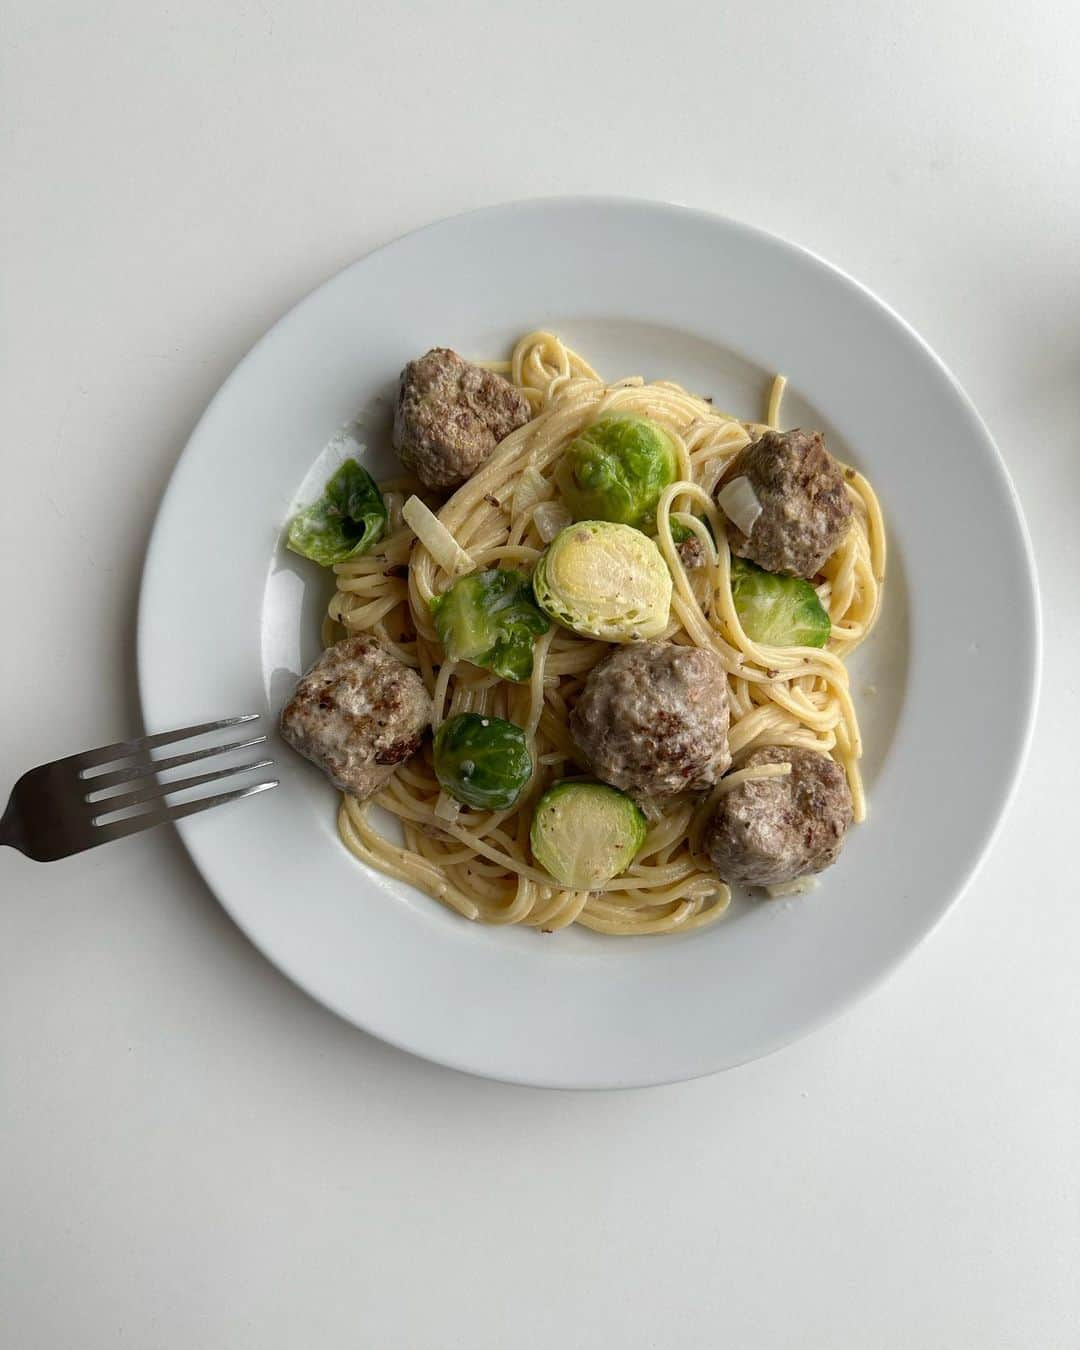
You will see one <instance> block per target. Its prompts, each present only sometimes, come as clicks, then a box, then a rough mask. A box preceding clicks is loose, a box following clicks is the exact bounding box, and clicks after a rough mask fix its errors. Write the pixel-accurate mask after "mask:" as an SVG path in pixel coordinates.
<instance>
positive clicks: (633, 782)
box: [570, 642, 731, 797]
mask: <svg viewBox="0 0 1080 1350" xmlns="http://www.w3.org/2000/svg"><path fill="white" fill-rule="evenodd" d="M727 730H728V699H727V676H726V674H725V672H724V666H723V663H722V662H721V660H720V658H719V656H717V655H716V654H715V652H709V651H703V650H702V649H701V648H699V647H677V646H675V645H674V644H673V643H670V642H634V643H631V644H629V645H627V646H625V647H618V648H617V649H616V650H615V651H613V652H612V653H611V655H610V656H607V657H605V658H604V660H603V661H601V662H600V664H599V665H598V666H595V667H594V668H593V670H592V671H591V672H590V674H589V678H588V679H587V680H586V681H585V688H584V689H583V690H582V692H581V695H580V697H579V698H578V701H577V703H576V705H575V707H574V711H573V712H572V713H571V714H570V734H571V735H572V736H573V738H574V740H575V741H576V742H577V744H578V746H579V748H580V749H581V752H582V754H583V755H584V756H585V758H586V759H587V760H588V762H589V767H590V768H591V769H592V771H593V773H594V774H596V776H597V778H601V779H603V781H604V782H605V783H610V784H611V785H612V786H613V787H617V788H622V789H623V791H625V792H629V793H631V794H632V795H634V796H638V797H671V796H674V795H675V794H676V793H678V792H703V791H704V790H705V789H706V788H710V787H712V785H713V784H714V783H715V782H716V781H717V780H718V779H719V777H720V775H721V774H722V773H723V772H724V770H725V769H726V768H727V766H728V765H729V764H730V763H731V756H730V755H729V754H728V744H727Z"/></svg>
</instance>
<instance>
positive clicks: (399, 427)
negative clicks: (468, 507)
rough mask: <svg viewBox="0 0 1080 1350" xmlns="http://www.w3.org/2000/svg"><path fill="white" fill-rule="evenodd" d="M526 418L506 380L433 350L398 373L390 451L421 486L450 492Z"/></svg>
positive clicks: (454, 355) (523, 403)
mask: <svg viewBox="0 0 1080 1350" xmlns="http://www.w3.org/2000/svg"><path fill="white" fill-rule="evenodd" d="M530 415H531V414H530V411H529V404H528V401H527V400H526V399H525V397H524V396H523V395H522V394H520V393H518V391H517V390H516V389H515V388H514V386H513V385H512V384H511V383H510V381H509V380H504V379H503V377H502V376H501V375H496V374H494V373H493V372H492V371H490V370H484V369H482V368H481V367H480V366H474V365H472V364H470V362H468V361H463V360H462V359H461V357H460V356H458V354H457V352H452V351H450V349H449V348H448V347H435V348H433V349H432V350H431V351H430V352H428V353H427V355H426V356H422V357H420V359H419V360H418V361H410V362H409V364H408V365H407V366H406V367H405V369H404V370H403V371H402V372H401V386H400V388H399V390H398V401H397V411H396V412H395V414H394V449H395V450H396V451H397V452H398V454H399V455H400V457H401V460H402V462H403V463H404V464H406V465H407V466H408V467H409V468H410V469H412V470H413V472H414V473H415V474H416V476H417V477H418V478H419V479H420V481H421V482H422V483H423V484H425V486H427V487H429V488H433V489H434V490H435V491H436V492H449V491H450V490H451V489H452V488H456V487H458V486H459V485H460V484H462V483H464V481H465V480H466V478H469V477H471V475H472V474H474V473H475V472H476V470H477V469H478V468H479V467H480V466H481V464H483V463H484V461H485V460H486V459H487V458H488V457H489V456H490V455H491V452H492V451H493V450H494V449H495V447H496V446H497V445H498V443H499V442H500V441H501V440H502V439H503V438H504V437H506V436H509V435H510V433H511V432H512V431H515V430H516V429H517V428H518V427H520V426H524V424H525V423H526V422H527V421H528V420H529V417H530Z"/></svg>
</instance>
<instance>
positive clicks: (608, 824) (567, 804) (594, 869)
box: [529, 782, 646, 891]
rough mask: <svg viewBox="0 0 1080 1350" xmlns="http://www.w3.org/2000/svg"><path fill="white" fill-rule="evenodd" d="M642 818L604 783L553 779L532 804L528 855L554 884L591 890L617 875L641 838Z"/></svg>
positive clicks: (575, 889) (630, 860) (642, 841)
mask: <svg viewBox="0 0 1080 1350" xmlns="http://www.w3.org/2000/svg"><path fill="white" fill-rule="evenodd" d="M645 830H646V825H645V817H644V815H643V814H642V813H641V811H640V809H639V808H638V807H637V805H636V804H635V803H634V802H633V801H632V800H631V799H630V798H629V797H628V796H627V795H626V793H625V792H620V791H619V790H618V789H617V788H613V787H608V785H607V784H606V783H579V782H574V783H555V784H554V785H553V786H552V787H549V788H548V790H547V791H546V792H545V793H544V795H543V796H542V797H541V798H540V800H539V801H538V802H537V803H536V810H535V811H534V812H533V818H532V829H531V831H530V833H529V840H530V842H531V844H532V851H533V857H534V858H535V859H536V861H537V862H538V863H539V864H540V866H541V867H543V868H544V869H545V871H547V872H550V873H551V875H552V876H553V877H554V878H555V880H556V881H557V882H558V883H559V885H560V886H565V887H567V889H569V890H572V891H591V890H595V888H596V887H597V886H600V885H602V884H603V883H604V882H605V881H610V880H611V878H612V877H617V876H618V875H619V873H620V872H625V871H626V869H627V868H628V867H629V866H630V864H631V863H632V862H633V860H634V855H635V854H636V853H637V851H638V850H639V849H640V848H641V846H642V844H643V843H644V842H645Z"/></svg>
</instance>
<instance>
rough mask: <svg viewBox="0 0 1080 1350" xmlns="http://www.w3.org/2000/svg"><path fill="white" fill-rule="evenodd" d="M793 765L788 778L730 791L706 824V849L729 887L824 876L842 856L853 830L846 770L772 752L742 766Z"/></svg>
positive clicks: (813, 755) (818, 759)
mask: <svg viewBox="0 0 1080 1350" xmlns="http://www.w3.org/2000/svg"><path fill="white" fill-rule="evenodd" d="M785 763H787V764H790V765H791V773H790V774H788V775H787V776H786V777H783V778H759V779H756V780H753V779H752V780H750V781H748V782H745V783H740V784H739V785H738V787H733V788H732V789H731V790H730V791H729V792H725V793H724V794H723V795H722V796H721V797H720V799H719V801H718V802H717V803H716V806H715V808H714V810H713V812H712V815H711V816H710V817H709V819H708V820H707V821H706V822H705V826H704V829H703V830H702V835H701V849H702V852H703V853H705V854H706V855H707V856H708V858H709V861H710V862H711V863H712V865H713V867H715V868H716V871H717V872H718V874H719V875H720V876H721V877H723V879H724V880H725V881H741V882H743V883H745V884H746V885H748V886H775V885H778V884H779V883H780V882H782V881H794V880H795V878H796V877H801V876H806V875H807V874H808V873H810V872H821V871H824V869H825V868H826V867H829V866H830V865H831V864H832V863H834V862H835V861H836V859H837V858H838V857H839V854H840V849H841V848H842V847H843V843H844V834H845V833H846V831H847V827H848V826H849V825H850V824H851V817H852V808H851V792H850V790H849V789H848V785H847V778H846V777H845V775H844V771H843V769H842V768H841V767H840V765H839V764H837V762H836V761H835V760H834V759H831V758H830V757H829V756H828V755H823V754H819V753H818V752H817V751H816V750H797V749H794V748H792V747H788V746H779V745H768V746H764V747H763V748H762V749H760V750H754V751H753V752H752V753H751V754H749V755H748V756H747V757H746V759H745V760H744V761H743V763H742V764H741V765H740V766H739V767H740V768H741V769H750V768H754V767H755V766H757V765H759V764H785Z"/></svg>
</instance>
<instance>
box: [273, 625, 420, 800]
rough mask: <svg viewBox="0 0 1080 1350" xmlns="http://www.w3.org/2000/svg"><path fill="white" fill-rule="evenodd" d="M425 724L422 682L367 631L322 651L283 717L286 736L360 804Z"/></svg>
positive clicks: (413, 747) (416, 744)
mask: <svg viewBox="0 0 1080 1350" xmlns="http://www.w3.org/2000/svg"><path fill="white" fill-rule="evenodd" d="M430 725H431V697H430V695H429V694H428V691H427V690H426V689H425V688H424V682H423V680H421V678H420V677H419V675H417V673H416V671H415V670H410V669H409V667H408V666H406V665H403V664H402V662H400V661H398V660H396V659H395V658H394V657H393V656H391V655H390V654H389V653H388V652H386V651H384V650H383V648H382V647H381V646H380V645H379V643H378V642H377V641H376V639H375V638H373V637H370V636H368V635H367V634H364V633H361V634H358V635H357V636H356V637H350V638H345V639H343V640H342V641H341V642H335V643H334V645H333V646H332V647H330V648H328V649H327V650H326V651H325V652H323V654H322V656H320V657H319V659H318V660H317V661H316V662H315V664H314V665H313V666H312V667H311V669H310V670H309V671H308V672H307V674H306V675H305V676H304V677H303V679H301V680H300V682H299V684H298V685H297V686H296V688H295V689H294V690H293V695H292V698H290V699H289V701H288V703H286V705H285V708H284V710H283V712H282V714H281V734H282V736H283V737H284V739H285V740H286V741H287V742H288V743H289V744H290V745H291V746H292V747H293V749H294V750H298V751H299V752H300V754H302V755H304V756H305V757H306V758H307V759H310V760H311V761H312V762H313V763H315V764H317V765H318V766H319V768H320V769H322V770H323V771H324V772H325V773H326V775H327V777H328V778H329V779H330V781H331V782H332V783H333V784H334V786H335V787H337V788H340V789H341V791H342V792H348V793H350V794H351V795H352V796H353V797H355V798H356V799H357V800H358V801H364V800H365V799H366V798H368V797H370V796H372V794H373V793H375V792H378V790H379V789H380V788H381V787H384V786H385V784H386V782H387V780H388V779H389V778H390V777H391V775H392V774H393V772H394V770H395V769H396V768H397V766H398V765H399V764H401V763H402V762H403V761H404V760H407V759H408V758H409V756H410V755H413V754H415V753H416V751H417V750H418V749H419V748H420V742H421V740H422V739H423V735H424V732H425V731H426V730H427V728H428V727H429V726H430Z"/></svg>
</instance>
